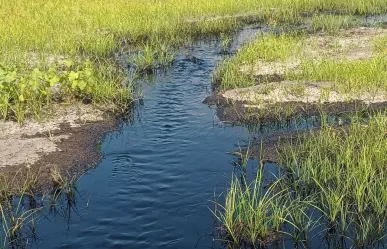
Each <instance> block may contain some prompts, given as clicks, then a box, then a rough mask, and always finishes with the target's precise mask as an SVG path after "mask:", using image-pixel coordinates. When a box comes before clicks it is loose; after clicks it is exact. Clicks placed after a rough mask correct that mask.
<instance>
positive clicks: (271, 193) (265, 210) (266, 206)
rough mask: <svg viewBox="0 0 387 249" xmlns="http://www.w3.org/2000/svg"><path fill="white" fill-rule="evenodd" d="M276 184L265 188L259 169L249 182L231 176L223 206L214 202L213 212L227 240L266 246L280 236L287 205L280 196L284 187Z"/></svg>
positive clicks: (233, 242) (287, 211)
mask: <svg viewBox="0 0 387 249" xmlns="http://www.w3.org/2000/svg"><path fill="white" fill-rule="evenodd" d="M277 183H278V182H276V183H273V184H272V185H271V186H270V187H268V188H267V189H266V190H265V189H264V187H265V186H264V184H263V170H259V172H258V173H257V176H256V178H255V180H254V181H253V182H252V183H249V184H248V183H247V182H246V179H245V178H243V177H242V179H241V180H239V179H238V177H237V176H236V175H233V177H232V181H231V185H230V188H229V189H228V190H227V192H226V194H225V198H226V199H225V204H224V206H222V205H220V204H216V206H217V208H216V210H215V212H214V215H215V216H216V217H217V218H218V220H219V221H220V224H221V227H220V232H221V235H222V237H223V238H224V239H225V240H226V242H227V243H229V244H236V245H239V246H246V247H249V246H252V247H255V246H262V245H267V244H269V243H271V242H272V241H273V240H275V239H277V238H278V237H279V236H280V231H281V228H282V227H283V226H284V224H285V223H286V219H287V217H288V215H289V213H290V208H291V205H289V204H290V203H288V202H287V199H286V198H285V197H284V196H285V195H284V192H285V190H282V191H279V192H278V191H277V190H276V189H277V187H278V184H277Z"/></svg>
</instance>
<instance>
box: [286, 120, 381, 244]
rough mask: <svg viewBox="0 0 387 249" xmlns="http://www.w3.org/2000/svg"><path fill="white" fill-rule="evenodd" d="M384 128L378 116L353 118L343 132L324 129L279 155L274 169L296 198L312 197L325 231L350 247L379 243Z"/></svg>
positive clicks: (307, 135) (287, 147)
mask: <svg viewBox="0 0 387 249" xmlns="http://www.w3.org/2000/svg"><path fill="white" fill-rule="evenodd" d="M386 127H387V118H386V116H385V114H383V113H379V114H376V115H375V116H372V117H370V118H369V120H368V121H367V120H364V119H361V118H359V117H358V116H354V117H353V118H352V120H351V123H350V125H349V126H348V127H343V128H337V127H331V126H323V127H322V129H321V130H320V131H318V132H310V134H306V135H305V136H303V137H300V138H299V139H298V140H297V141H295V142H294V143H293V144H290V145H288V146H285V147H282V148H280V149H279V155H280V162H279V165H280V166H281V167H284V168H285V169H286V171H287V172H289V175H288V176H287V177H288V179H289V180H290V183H291V184H292V185H294V186H297V188H296V189H294V190H295V192H296V193H297V194H298V195H308V196H310V195H313V196H314V197H315V198H316V199H315V200H314V203H315V204H314V205H315V209H317V210H319V211H320V212H321V214H322V217H324V219H323V224H324V225H325V226H326V227H327V228H328V231H330V232H333V231H334V233H337V234H339V235H340V236H343V237H346V238H349V239H350V240H351V242H352V243H354V245H355V246H367V245H368V246H369V245H374V244H375V243H377V242H379V241H381V240H382V239H383V238H384V233H385V229H386V225H387V223H386V222H387V215H386V212H385V209H384V208H381V206H383V205H385V203H386V202H385V201H386V198H385V196H386V194H387V193H385V189H386V186H385V185H386V184H385V182H386V175H385V173H384V172H385V170H386V169H385V168H386V166H387V158H386V155H387V136H386V134H387V130H386ZM351 231H353V233H351Z"/></svg>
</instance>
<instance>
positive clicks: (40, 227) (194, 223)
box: [25, 28, 342, 249]
mask: <svg viewBox="0 0 387 249" xmlns="http://www.w3.org/2000/svg"><path fill="white" fill-rule="evenodd" d="M256 31H257V29H256V28H247V29H245V30H243V31H242V32H241V33H240V34H239V35H238V36H237V37H236V38H235V39H234V40H233V41H232V42H231V44H230V50H231V51H235V49H236V47H238V46H239V45H240V44H241V43H242V42H243V41H245V40H248V39H251V38H252V37H253V34H254V33H256ZM223 49H224V48H222V46H221V42H219V41H215V40H213V41H206V42H203V43H198V44H196V45H194V46H192V47H190V48H189V49H188V51H185V52H183V53H181V55H179V56H178V57H177V59H176V62H175V63H174V64H173V66H172V67H171V68H170V69H168V70H167V71H166V72H163V73H160V74H158V75H157V76H155V77H153V78H152V79H151V80H149V82H147V83H144V84H143V85H142V87H143V88H144V99H143V100H141V101H139V102H138V103H136V106H135V108H134V112H133V115H132V117H131V118H130V122H127V123H123V124H122V125H121V127H120V129H119V131H115V132H112V133H109V134H107V135H106V137H105V138H104V140H103V142H102V144H101V145H100V150H101V152H102V153H103V154H104V155H105V157H104V158H103V159H102V160H101V162H100V164H99V165H98V167H96V168H95V169H93V170H90V171H88V172H87V173H86V174H85V175H84V176H82V177H81V178H80V180H79V181H78V184H77V198H76V199H75V202H74V203H72V204H71V206H68V205H67V204H68V203H66V202H63V203H62V204H63V206H61V205H60V203H58V205H57V208H56V210H52V209H50V208H49V207H48V206H47V207H45V209H44V212H43V213H44V215H42V216H39V218H37V224H36V226H35V229H36V230H33V231H31V230H29V229H28V228H26V229H25V232H26V234H27V236H26V241H25V242H26V243H27V247H28V248H141V249H142V248H171V249H172V248H179V249H182V248H222V247H223V246H222V242H221V241H219V240H218V237H217V235H218V234H217V233H216V231H217V229H216V228H217V225H218V224H217V223H216V222H215V220H214V216H213V214H212V213H211V211H210V209H213V207H214V204H213V203H212V202H211V201H212V200H214V196H218V195H219V194H221V193H222V192H223V191H224V190H225V189H226V188H227V187H229V181H230V177H231V174H232V173H233V172H235V171H236V172H237V173H240V172H238V169H237V168H235V167H234V166H235V162H236V161H237V157H236V156H233V155H230V154H228V152H234V151H238V150H239V149H240V147H245V146H246V145H247V144H248V141H258V140H259V139H261V138H265V137H270V134H271V133H272V132H278V131H280V132H283V131H294V130H295V129H309V128H312V127H313V126H314V122H313V119H310V120H308V122H307V123H306V122H304V121H299V122H298V121H292V122H291V123H289V125H290V126H289V127H287V126H286V125H285V126H283V127H282V126H281V127H276V126H272V127H266V128H262V129H258V128H257V127H255V128H254V129H251V127H249V128H247V127H244V126H231V125H227V123H223V122H220V121H219V120H218V118H217V109H216V108H215V107H209V106H207V105H205V104H203V103H202V101H203V100H204V99H205V98H206V97H207V96H209V95H211V94H212V92H211V88H212V87H211V78H212V72H213V71H214V69H215V68H216V66H217V65H218V63H219V62H220V61H221V60H222V59H223V57H224V56H225V55H224V53H222V50H223ZM252 131H253V132H254V135H252V134H251V132H252ZM257 133H259V135H257ZM262 133H263V134H262ZM257 164H258V162H257V161H254V160H251V161H250V162H249V163H248V166H247V176H248V179H249V180H252V179H254V174H255V172H256V168H255V167H256V165H257ZM265 170H266V175H268V176H270V177H271V178H274V175H275V174H276V171H277V170H278V169H277V167H276V166H275V164H271V163H268V164H265ZM266 181H267V182H270V179H266ZM219 201H220V202H221V203H222V202H223V200H222V197H220V199H219ZM322 229H323V228H322ZM31 234H35V236H34V238H32V237H31V236H30V235H31ZM323 237H324V233H323V232H322V231H320V230H316V231H315V234H313V237H312V238H313V240H312V242H311V244H310V246H311V247H312V248H328V247H329V248H330V247H332V246H333V247H334V246H335V245H329V244H326V243H325V242H324V238H323ZM340 246H342V245H339V247H337V248H340ZM273 247H274V248H293V247H294V245H293V243H292V241H290V240H285V241H281V242H280V243H278V244H275V245H274V246H273Z"/></svg>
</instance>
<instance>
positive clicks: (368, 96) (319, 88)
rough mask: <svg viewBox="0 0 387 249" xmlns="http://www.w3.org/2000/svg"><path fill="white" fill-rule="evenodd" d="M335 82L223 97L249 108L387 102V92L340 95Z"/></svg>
mask: <svg viewBox="0 0 387 249" xmlns="http://www.w3.org/2000/svg"><path fill="white" fill-rule="evenodd" d="M332 88H333V83H331V82H307V81H304V82H294V81H282V82H273V83H268V84H261V85H257V86H252V87H246V88H237V89H232V90H228V91H225V92H223V93H221V95H222V96H223V97H224V98H226V99H229V100H231V101H238V102H243V103H245V104H244V105H245V107H258V108H264V107H265V105H267V104H275V103H289V102H299V103H338V102H351V101H361V102H363V103H365V104H372V103H381V102H386V101H387V93H383V92H381V91H377V92H374V93H372V92H371V91H362V92H358V93H345V94H344V93H339V92H337V91H335V90H332Z"/></svg>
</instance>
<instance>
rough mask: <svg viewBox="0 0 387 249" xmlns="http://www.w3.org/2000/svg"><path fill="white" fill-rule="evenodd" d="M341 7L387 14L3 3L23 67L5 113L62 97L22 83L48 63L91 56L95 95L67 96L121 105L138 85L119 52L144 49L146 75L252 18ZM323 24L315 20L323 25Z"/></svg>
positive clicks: (283, 4) (264, 5) (246, 5)
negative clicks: (189, 46)
mask: <svg viewBox="0 0 387 249" xmlns="http://www.w3.org/2000/svg"><path fill="white" fill-rule="evenodd" d="M333 10H340V11H341V12H343V13H346V14H348V15H353V14H377V13H384V12H387V3H386V2H385V1H383V0H374V1H372V2H364V1H360V0H356V1H349V0H339V1H334V0H328V1H327V0H324V1H323V0H310V1H309V0H308V1H306V0H296V1H290V0H275V1H269V0H264V1H255V0H242V1H237V0H215V1H210V2H209V1H204V0H196V1H188V0H182V1H177V0H143V1H139V0H114V1H111V2H104V3H103V4H102V3H101V2H100V1H97V0H86V1H78V0H75V1H73V0H65V1H58V0H54V1H51V2H47V1H43V0H37V1H25V0H22V1H10V0H1V1H0V19H1V20H2V22H1V23H0V33H1V34H3V35H2V36H1V37H0V64H1V65H2V66H3V67H4V68H6V70H7V72H8V73H13V71H14V69H15V68H16V69H17V70H18V72H19V74H18V75H17V77H18V78H17V80H16V82H14V84H13V85H12V86H11V87H9V86H7V87H6V89H7V90H4V88H3V89H0V99H1V102H2V103H1V107H0V108H1V113H2V114H1V118H7V117H8V118H10V117H12V118H13V119H16V120H17V121H19V122H22V121H23V120H24V119H25V117H29V116H31V115H32V116H35V117H39V116H40V115H41V112H40V111H37V110H40V109H42V108H43V107H47V105H49V102H50V101H55V99H50V97H49V96H47V95H49V94H45V93H49V89H46V88H47V87H45V86H44V85H45V83H43V84H42V85H43V86H40V87H39V88H41V89H40V90H43V91H41V93H43V94H41V93H39V94H37V93H36V92H30V93H27V92H25V91H31V90H30V89H29V88H28V87H26V88H24V85H26V86H27V84H25V83H23V80H21V77H22V78H24V76H25V77H27V78H28V77H30V76H31V75H32V74H33V72H34V70H35V69H36V68H38V69H39V70H40V71H41V72H42V73H43V74H44V75H50V74H52V70H51V68H50V65H48V64H50V63H48V61H52V60H55V58H64V59H69V60H73V61H78V62H79V61H80V62H79V64H80V65H82V63H84V62H85V61H91V64H92V65H93V66H92V68H93V76H92V78H93V79H92V81H93V82H88V86H91V85H93V86H94V87H93V89H92V90H91V91H92V92H91V93H85V92H83V89H78V90H79V91H78V90H77V91H72V94H67V95H66V96H62V97H63V98H66V99H69V98H72V99H73V100H75V101H81V100H82V99H84V98H85V96H84V95H87V96H86V98H91V101H92V102H93V103H94V104H97V105H98V106H100V107H101V106H105V107H107V106H108V108H107V109H112V108H113V109H115V110H117V109H122V106H125V105H126V104H127V103H128V102H130V101H131V100H132V99H133V96H132V93H131V89H130V87H129V89H125V88H127V86H124V84H122V77H123V73H122V72H119V71H115V72H112V71H113V70H110V69H107V68H109V67H111V66H114V65H115V64H114V61H113V59H112V58H113V55H114V53H115V52H120V51H122V50H125V51H126V50H143V52H140V53H138V56H136V57H134V58H130V62H131V63H133V64H134V65H135V66H136V68H137V69H138V71H139V72H144V71H145V72H146V71H151V70H152V69H151V68H157V67H164V66H167V65H169V64H171V63H172V62H173V59H174V54H173V49H174V48H175V47H176V46H179V45H181V44H184V43H186V42H189V41H191V40H193V39H197V38H198V37H201V36H203V35H210V34H221V33H228V32H230V31H233V30H235V29H236V28H238V27H240V26H241V25H243V23H244V22H251V21H266V22H268V23H271V24H274V23H281V22H290V23H294V22H297V21H299V20H301V13H303V12H308V13H320V12H323V11H333ZM233 15H234V16H239V18H237V17H232V16H233ZM219 16H228V18H218V17H219ZM320 22H322V21H320V20H315V21H314V23H315V24H316V26H318V25H319V24H320ZM344 22H345V20H344ZM331 23H332V21H331V22H325V24H322V27H325V26H328V27H330V26H332V24H331ZM318 28H319V27H318ZM225 44H226V45H227V40H226V43H225ZM265 51H266V50H265ZM269 51H270V50H269ZM285 52H286V51H285ZM265 56H267V57H271V56H274V57H275V56H276V55H273V54H266V55H265ZM105 59H107V60H106V61H105ZM101 60H103V61H104V63H102V64H104V65H105V66H103V67H101V66H100V64H101V63H100V61H101ZM106 64H110V66H106ZM60 67H61V66H60ZM3 71H4V70H3ZM55 71H56V73H57V77H59V78H61V77H62V76H63V75H64V74H66V73H65V72H63V71H62V68H56V69H55ZM75 73H77V72H75ZM21 75H22V76H21ZM82 82H85V81H81V82H80V85H79V86H80V87H81V88H83V87H82V86H83V85H84V83H82ZM0 84H1V85H4V83H3V82H0ZM7 84H8V82H7ZM66 84H67V83H66ZM66 84H65V85H66ZM95 86H101V87H95ZM64 88H66V86H64ZM75 88H77V87H75ZM87 89H88V88H87ZM97 89H100V90H97ZM22 92H23V93H22ZM44 92H45V93H44ZM70 92H71V91H67V93H70ZM104 92H107V93H108V94H104ZM123 92H124V93H123ZM79 95H82V96H81V97H80V96H79ZM90 95H91V96H90ZM32 99H34V100H33V101H32ZM117 99H119V101H117ZM106 102H107V103H106ZM114 103H119V104H118V105H115V104H114ZM23 109H27V111H23Z"/></svg>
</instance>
